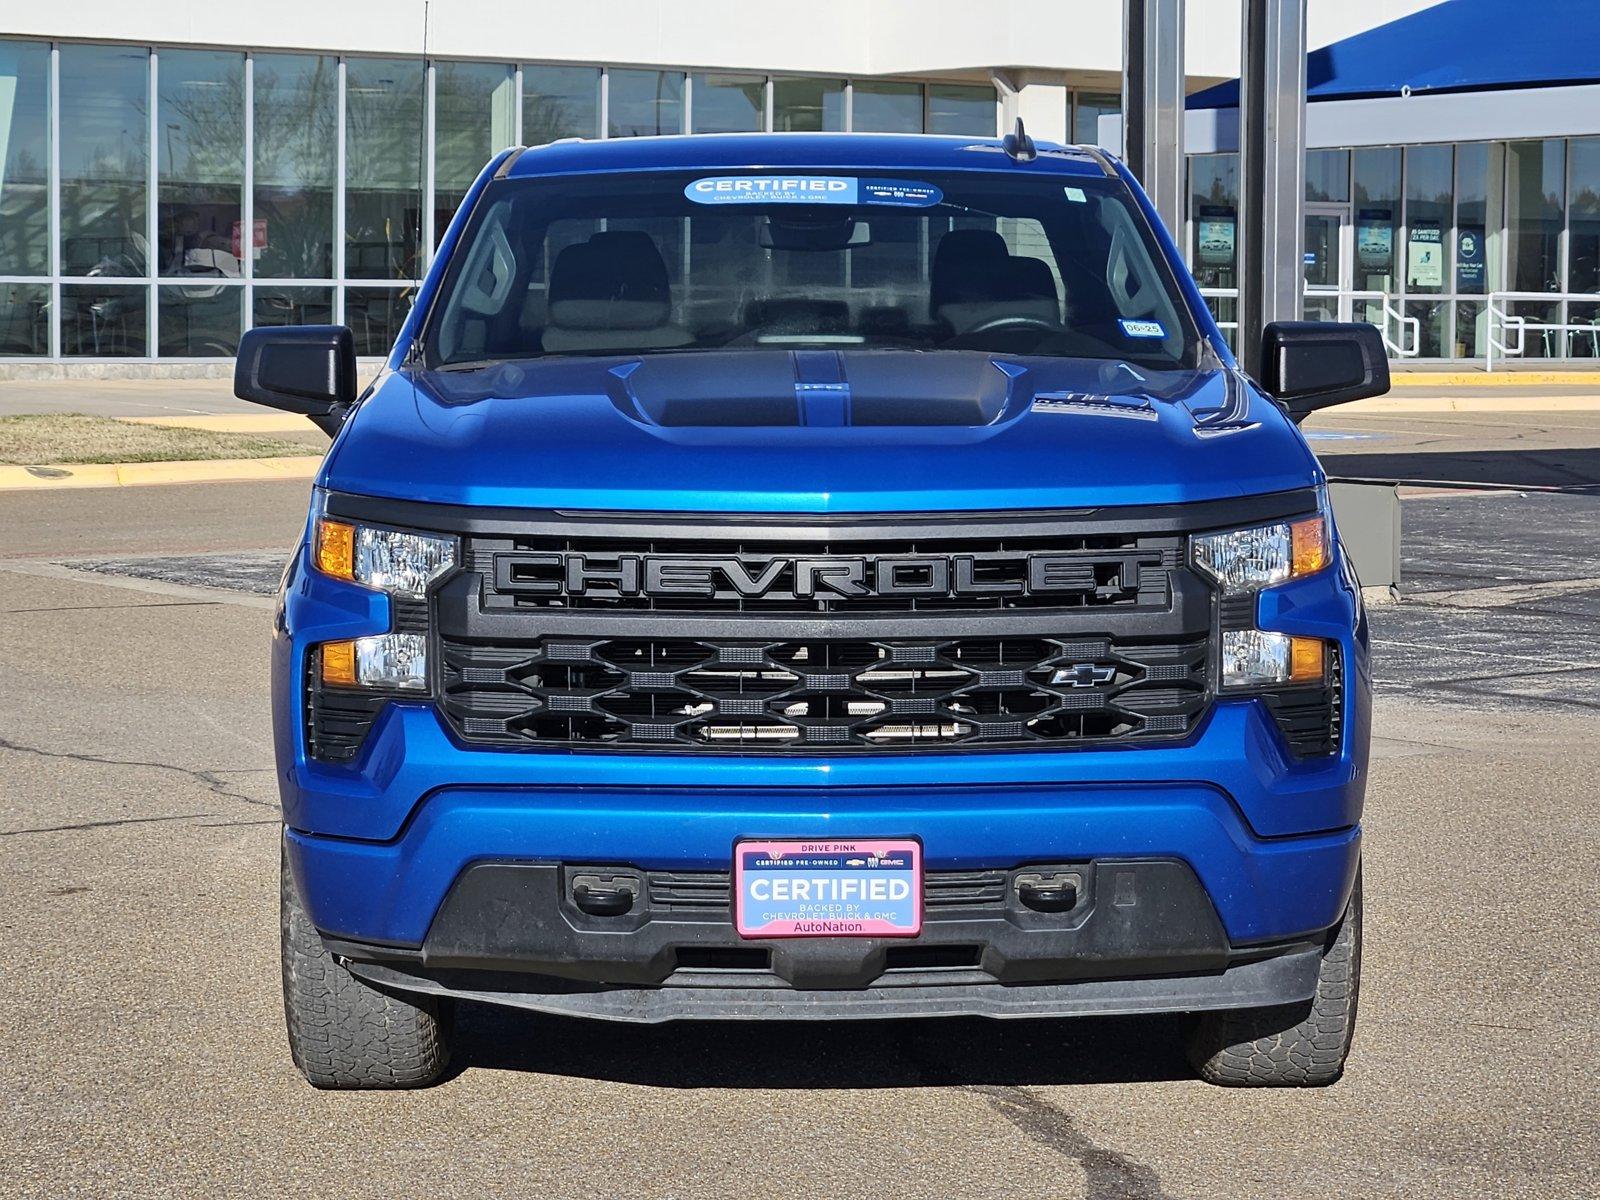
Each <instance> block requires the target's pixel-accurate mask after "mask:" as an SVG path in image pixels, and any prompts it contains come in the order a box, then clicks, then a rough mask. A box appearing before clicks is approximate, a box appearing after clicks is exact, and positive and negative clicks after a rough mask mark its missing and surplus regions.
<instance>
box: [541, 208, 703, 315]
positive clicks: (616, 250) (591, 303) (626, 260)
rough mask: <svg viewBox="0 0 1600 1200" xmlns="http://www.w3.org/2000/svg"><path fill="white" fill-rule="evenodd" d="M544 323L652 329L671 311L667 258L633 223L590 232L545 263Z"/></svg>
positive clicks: (652, 240) (648, 236)
mask: <svg viewBox="0 0 1600 1200" xmlns="http://www.w3.org/2000/svg"><path fill="white" fill-rule="evenodd" d="M549 312H550V324H551V325H554V326H558V327H560V328H562V329H653V328H655V327H656V326H658V325H664V324H666V323H667V320H668V318H669V317H670V316H671V315H672V289H671V285H670V284H669V283H668V282H667V264H666V263H665V261H663V260H662V257H661V251H660V250H658V249H656V244H655V241H654V239H652V238H651V236H650V235H649V234H648V233H645V232H644V231H642V230H637V229H628V230H617V231H614V232H607V233H596V234H594V235H592V236H591V237H590V238H589V240H588V241H587V242H583V243H581V244H579V245H575V246H567V247H565V248H564V249H563V250H562V251H561V253H559V254H557V255H556V261H555V265H554V266H552V267H551V268H550V300H549Z"/></svg>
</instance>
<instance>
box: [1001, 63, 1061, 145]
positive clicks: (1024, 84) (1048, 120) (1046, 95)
mask: <svg viewBox="0 0 1600 1200" xmlns="http://www.w3.org/2000/svg"><path fill="white" fill-rule="evenodd" d="M993 79H994V85H995V89H996V90H997V91H998V92H999V93H1000V102H1001V115H1000V132H1001V133H1002V134H1005V133H1010V132H1011V130H1012V128H1013V127H1014V126H1015V125H1016V123H1017V118H1018V117H1021V118H1022V123H1023V124H1024V125H1026V126H1027V128H1028V136H1029V137H1031V138H1034V139H1035V140H1037V141H1041V142H1060V143H1061V144H1062V145H1066V144H1068V143H1069V142H1071V140H1072V136H1071V130H1070V128H1069V126H1068V121H1069V120H1070V119H1071V118H1070V116H1069V114H1068V109H1070V108H1071V107H1072V89H1070V88H1069V87H1067V85H1066V84H1064V83H1061V82H1060V81H1059V80H1057V79H1055V78H1052V77H1043V78H1041V77H1038V76H1033V75H1029V74H1028V73H1027V72H1017V73H1015V74H1009V73H1008V74H1004V75H1003V74H1001V73H999V72H995V73H994V75H993Z"/></svg>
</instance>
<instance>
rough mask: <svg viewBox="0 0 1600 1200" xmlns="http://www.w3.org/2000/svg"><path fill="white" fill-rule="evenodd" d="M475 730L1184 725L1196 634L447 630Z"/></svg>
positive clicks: (915, 740)
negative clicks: (478, 635)
mask: <svg viewBox="0 0 1600 1200" xmlns="http://www.w3.org/2000/svg"><path fill="white" fill-rule="evenodd" d="M442 658H443V661H442V671H441V681H442V687H443V697H442V706H443V709H444V712H445V715H446V717H447V718H448V719H449V721H450V723H451V724H452V726H453V727H454V728H455V730H456V732H457V733H458V734H459V735H460V736H461V737H462V738H464V739H465V740H467V741H469V742H479V743H486V744H493V745H508V746H550V745H568V746H574V745H575V746H591V747H619V748H640V749H674V748H682V749H688V748H697V749H703V750H706V749H709V750H717V749H725V750H738V751H748V750H750V749H760V750H763V751H783V750H800V751H815V750H817V749H819V748H825V749H827V750H829V751H835V750H837V751H845V750H853V749H875V750H893V749H896V748H908V747H909V748H918V749H925V748H928V747H932V746H944V745H948V746H958V745H977V746H1027V745H1049V744H1063V743H1081V742H1094V741H1106V740H1113V739H1127V738H1149V737H1169V738H1170V737H1177V736H1182V735H1183V734H1185V733H1187V732H1188V731H1189V729H1190V728H1191V727H1192V725H1193V723H1194V721H1195V720H1196V719H1197V718H1198V716H1199V714H1200V712H1201V711H1202V709H1203V707H1204V705H1205V700H1206V639H1205V638H1204V637H1195V638H1190V639H1188V640H1183V641H1170V642H1168V641H1160V642H1156V641H1135V640H1115V639H1112V638H1109V637H1093V636H1073V637H1071V638H1057V637H1007V638H976V637H968V638H950V639H915V640H900V639H893V640H876V639H873V640H868V639H849V640H834V639H819V640H785V641H755V640H727V641H710V640H702V639H698V638H671V637H661V638H614V639H613V638H565V637H547V638H535V639H529V640H527V641H523V642H518V643H515V644H507V643H504V642H497V643H495V644H492V645H479V644H475V643H471V642H465V641H454V640H450V639H444V640H443V642H442Z"/></svg>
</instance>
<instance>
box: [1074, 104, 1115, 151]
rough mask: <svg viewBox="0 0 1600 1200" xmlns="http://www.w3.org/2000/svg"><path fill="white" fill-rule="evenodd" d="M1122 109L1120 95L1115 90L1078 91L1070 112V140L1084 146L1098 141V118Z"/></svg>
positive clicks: (1093, 144)
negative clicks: (1075, 101)
mask: <svg viewBox="0 0 1600 1200" xmlns="http://www.w3.org/2000/svg"><path fill="white" fill-rule="evenodd" d="M1121 111H1122V97H1121V96H1119V95H1117V94H1116V93H1115V92H1079V93H1078V94H1077V103H1076V105H1075V106H1074V108H1073V113H1072V140H1073V141H1074V142H1077V143H1079V144H1080V145H1085V146H1096V145H1099V143H1100V118H1101V117H1106V116H1114V115H1115V114H1117V113H1120V112H1121Z"/></svg>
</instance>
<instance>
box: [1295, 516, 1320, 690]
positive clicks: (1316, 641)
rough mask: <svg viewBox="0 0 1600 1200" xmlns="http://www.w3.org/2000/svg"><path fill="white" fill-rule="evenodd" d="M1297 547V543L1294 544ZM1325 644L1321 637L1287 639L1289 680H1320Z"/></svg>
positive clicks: (1306, 681) (1304, 681)
mask: <svg viewBox="0 0 1600 1200" xmlns="http://www.w3.org/2000/svg"><path fill="white" fill-rule="evenodd" d="M1296 548H1297V549H1298V544H1297V546H1296ZM1326 646H1327V643H1325V642H1324V641H1323V640H1322V639H1321V638H1308V637H1292V638H1290V639H1289V682H1290V683H1318V682H1320V681H1321V680H1322V672H1323V667H1324V662H1325V655H1326V652H1327V651H1326Z"/></svg>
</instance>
